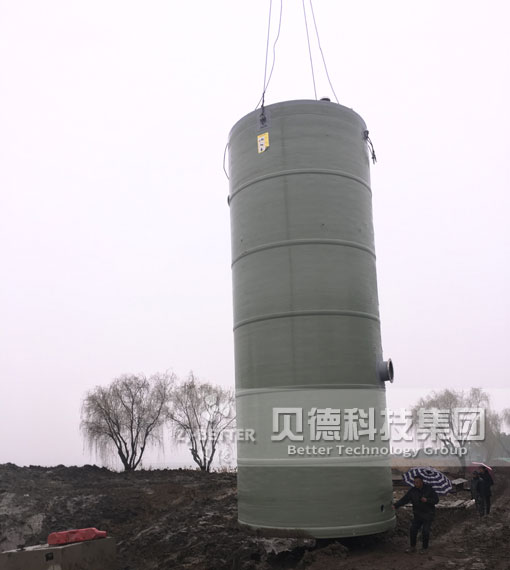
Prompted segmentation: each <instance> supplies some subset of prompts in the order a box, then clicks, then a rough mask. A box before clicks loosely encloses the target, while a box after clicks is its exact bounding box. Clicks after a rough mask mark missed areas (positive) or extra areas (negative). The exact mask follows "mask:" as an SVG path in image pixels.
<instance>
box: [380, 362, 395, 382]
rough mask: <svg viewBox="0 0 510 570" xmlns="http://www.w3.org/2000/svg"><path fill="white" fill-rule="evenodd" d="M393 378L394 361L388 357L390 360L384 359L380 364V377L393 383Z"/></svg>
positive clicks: (383, 380)
mask: <svg viewBox="0 0 510 570" xmlns="http://www.w3.org/2000/svg"><path fill="white" fill-rule="evenodd" d="M393 378H394V370H393V362H392V361H391V358H388V360H383V362H381V363H380V364H379V379H380V380H381V382H391V383H393Z"/></svg>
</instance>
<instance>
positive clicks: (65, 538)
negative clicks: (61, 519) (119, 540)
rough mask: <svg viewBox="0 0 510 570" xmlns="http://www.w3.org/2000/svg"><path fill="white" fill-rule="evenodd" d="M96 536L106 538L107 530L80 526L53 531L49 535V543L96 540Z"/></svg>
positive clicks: (54, 544) (52, 544)
mask: <svg viewBox="0 0 510 570" xmlns="http://www.w3.org/2000/svg"><path fill="white" fill-rule="evenodd" d="M96 538H106V530H97V528H80V529H77V530H64V531H63V532H52V533H51V534H50V535H49V536H48V544H49V545H50V546H56V545H58V544H70V543H71V542H84V541H85V540H95V539H96Z"/></svg>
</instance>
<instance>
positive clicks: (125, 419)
mask: <svg viewBox="0 0 510 570" xmlns="http://www.w3.org/2000/svg"><path fill="white" fill-rule="evenodd" d="M173 381H174V377H173V375H167V374H157V375H154V376H152V377H150V378H146V377H145V376H144V375H124V376H120V377H119V378H116V379H115V380H113V382H111V383H110V384H109V385H108V386H96V388H94V390H91V391H90V392H88V393H87V395H86V396H85V398H84V400H83V404H82V410H81V425H80V427H81V431H82V433H83V435H84V437H85V439H86V441H87V442H88V444H89V447H90V448H91V449H95V451H96V452H97V453H98V454H99V455H100V457H101V458H102V459H104V460H106V459H108V458H110V457H111V456H112V455H115V453H116V454H117V455H118V456H119V458H120V460H121V462H122V465H123V466H124V469H125V471H134V470H135V469H136V468H137V467H138V466H139V465H140V462H141V461H142V457H143V454H144V452H145V450H146V449H147V447H149V446H161V445H162V443H163V437H162V428H163V426H164V424H165V422H166V421H167V420H168V418H169V403H170V397H171V388H172V384H173Z"/></svg>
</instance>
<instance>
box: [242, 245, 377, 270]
mask: <svg viewBox="0 0 510 570" xmlns="http://www.w3.org/2000/svg"><path fill="white" fill-rule="evenodd" d="M296 245H338V246H342V247H354V248H356V249H360V250H361V251H365V252H367V253H369V254H370V255H371V256H372V257H373V258H374V259H375V251H374V250H373V249H371V248H369V247H368V246H366V245H363V244H362V243H357V242H355V241H348V240H342V239H322V238H313V239H290V240H286V241H275V242H272V243H265V244H264V245H259V246H258V247H253V248H252V249H247V250H246V251H243V253H241V254H239V255H238V256H237V257H236V258H235V259H234V260H233V261H232V267H233V266H234V264H235V263H237V262H238V261H239V260H240V259H242V258H243V257H246V256H247V255H251V254H252V253H258V252H259V251H265V250H267V249H276V248H278V247H287V246H289V247H290V246H296Z"/></svg>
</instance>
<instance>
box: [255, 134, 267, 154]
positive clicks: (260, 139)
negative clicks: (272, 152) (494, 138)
mask: <svg viewBox="0 0 510 570" xmlns="http://www.w3.org/2000/svg"><path fill="white" fill-rule="evenodd" d="M257 148H258V151H259V154H260V153H261V152H264V151H265V150H267V149H268V148H269V133H264V134H262V135H258V136H257Z"/></svg>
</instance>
